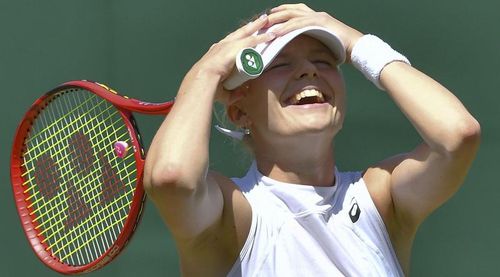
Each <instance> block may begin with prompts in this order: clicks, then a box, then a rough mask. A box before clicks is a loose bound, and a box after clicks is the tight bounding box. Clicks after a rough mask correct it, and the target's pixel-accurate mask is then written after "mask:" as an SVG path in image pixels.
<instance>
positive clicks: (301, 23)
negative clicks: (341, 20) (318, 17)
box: [273, 16, 317, 36]
mask: <svg viewBox="0 0 500 277" xmlns="http://www.w3.org/2000/svg"><path fill="white" fill-rule="evenodd" d="M312 25H317V24H316V21H315V19H314V17H312V16H302V17H295V18H292V19H289V20H287V21H286V22H285V23H283V24H282V25H281V26H279V27H278V28H276V29H275V30H273V32H274V33H275V35H276V36H283V35H285V34H287V33H289V32H291V31H293V30H297V29H300V28H303V27H306V26H312Z"/></svg>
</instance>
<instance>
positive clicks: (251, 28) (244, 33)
mask: <svg viewBox="0 0 500 277" xmlns="http://www.w3.org/2000/svg"><path fill="white" fill-rule="evenodd" d="M268 20H269V18H268V16H267V14H263V15H261V16H260V17H259V18H257V19H256V20H254V21H251V22H249V23H248V24H246V25H245V26H243V27H241V28H239V29H237V30H236V31H234V32H232V33H231V34H229V35H228V36H227V37H226V38H225V39H227V40H234V39H240V38H243V37H248V36H250V35H252V34H254V33H255V32H257V31H258V30H260V29H262V28H263V27H264V26H266V25H267V23H268Z"/></svg>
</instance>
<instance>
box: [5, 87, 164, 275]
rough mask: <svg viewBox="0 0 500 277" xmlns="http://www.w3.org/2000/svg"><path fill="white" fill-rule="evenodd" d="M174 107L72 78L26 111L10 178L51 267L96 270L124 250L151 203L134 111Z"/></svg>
mask: <svg viewBox="0 0 500 277" xmlns="http://www.w3.org/2000/svg"><path fill="white" fill-rule="evenodd" d="M172 105H173V101H172V102H166V103H147V102H143V101H139V100H136V99H132V98H128V97H126V96H120V95H118V93H116V92H115V91H114V90H112V89H110V88H109V87H107V86H105V85H102V84H99V83H95V82H90V81H71V82H67V83H64V84H62V85H60V86H58V87H57V88H55V89H53V90H52V91H50V92H48V93H46V94H45V95H43V96H42V97H40V98H39V99H38V100H36V101H35V103H34V104H33V105H32V107H31V108H30V109H29V110H28V111H27V112H26V114H25V116H24V118H23V120H22V121H21V123H20V124H19V126H18V129H17V132H16V135H15V139H14V144H13V149H12V156H11V181H12V188H13V192H14V198H15V203H16V206H17V211H18V213H19V217H20V219H21V224H22V227H23V229H24V232H25V234H26V237H27V239H28V241H29V242H30V244H31V247H32V248H33V250H34V252H35V253H36V255H37V256H38V257H39V258H40V260H41V261H42V262H43V263H44V264H46V265H47V266H49V267H50V268H52V269H54V270H56V271H58V272H60V273H63V274H77V273H84V272H90V271H93V270H96V269H98V268H101V267H103V266H104V265H106V264H107V263H109V262H110V261H111V260H113V258H115V257H116V256H117V255H118V254H119V253H120V252H121V251H122V250H123V248H124V247H125V246H126V244H127V242H128V241H129V240H130V238H131V236H132V234H133V233H134V230H135V228H136V226H137V224H138V223H139V220H140V216H141V212H142V209H143V204H144V200H145V193H144V189H143V187H142V176H143V167H144V159H145V153H144V150H143V147H142V143H141V137H140V134H139V131H138V128H137V124H136V121H135V120H134V117H133V115H132V112H139V113H145V114H167V113H168V112H169V111H170V109H171V107H172Z"/></svg>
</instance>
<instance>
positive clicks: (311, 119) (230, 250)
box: [144, 4, 480, 276]
mask: <svg viewBox="0 0 500 277" xmlns="http://www.w3.org/2000/svg"><path fill="white" fill-rule="evenodd" d="M277 24H279V25H277ZM271 26H275V28H272V31H261V32H258V31H259V30H265V29H266V28H269V27H271ZM308 26H316V27H313V28H315V29H321V30H327V32H326V33H330V35H328V34H327V35H326V37H323V38H318V37H315V36H312V35H308V33H307V32H304V33H302V34H299V35H297V36H296V37H295V38H293V39H291V40H290V41H288V43H286V45H284V46H283V47H282V48H276V49H278V50H280V51H278V52H277V53H276V54H277V56H276V57H274V58H273V59H271V60H270V61H268V64H266V61H265V62H264V64H265V66H266V69H265V70H264V72H263V73H262V75H260V76H259V77H258V78H256V79H253V80H248V81H246V82H244V83H242V84H239V86H238V87H237V88H235V89H234V90H232V91H228V90H226V89H224V86H223V83H224V82H225V80H226V79H227V78H228V77H229V76H230V75H231V74H232V72H233V70H234V66H235V65H234V64H235V56H236V55H237V53H238V52H239V51H240V50H241V49H244V48H247V47H255V46H259V45H260V46H262V45H271V44H272V43H273V41H277V40H278V39H280V38H282V37H285V36H286V35H287V34H290V33H291V32H293V31H296V30H301V29H302V28H304V27H308ZM334 40H339V41H340V42H341V44H342V45H343V46H344V48H342V47H341V48H340V50H339V48H338V47H337V48H336V47H335V46H331V45H328V43H327V42H331V41H334ZM343 57H346V63H351V61H352V63H353V64H354V65H355V66H356V67H357V68H358V69H360V71H361V72H362V73H363V74H365V75H366V76H367V77H368V78H369V79H370V80H372V81H373V82H374V83H375V84H376V85H377V86H378V87H379V88H381V89H383V90H385V91H386V93H387V94H388V95H389V96H390V97H391V98H392V99H393V101H394V102H395V103H396V104H397V106H398V107H399V108H400V110H401V111H402V112H403V113H404V114H405V116H406V117H407V118H408V119H409V121H410V122H411V124H412V125H413V126H414V127H415V129H416V130H417V131H418V133H419V134H420V136H421V138H422V141H423V142H422V143H421V144H420V145H419V146H417V147H416V148H415V149H413V150H410V151H409V152H407V153H402V154H399V155H396V156H393V157H390V158H388V159H386V160H383V161H381V162H379V163H377V164H375V165H373V166H371V167H369V168H367V169H365V170H363V171H361V172H339V171H338V170H337V169H336V167H335V151H334V147H333V145H334V144H333V143H332V142H333V141H334V138H335V136H336V134H337V133H338V132H339V131H340V129H341V127H342V123H343V119H344V114H345V97H346V92H345V85H344V80H343V78H342V75H341V72H340V70H339V68H338V64H339V63H340V62H342V59H343ZM217 100H218V101H221V102H223V103H224V104H225V105H226V107H227V114H228V117H229V119H230V120H231V121H232V122H233V123H234V124H235V125H237V126H239V127H241V128H242V129H245V130H248V131H246V132H245V137H244V140H245V142H247V143H248V145H249V146H250V148H251V149H252V152H253V155H254V157H255V162H254V163H253V164H252V166H251V168H250V169H249V171H248V173H247V175H246V176H245V177H243V178H234V179H230V178H228V177H226V176H223V175H221V174H218V173H216V172H213V171H210V170H209V168H208V165H209V153H208V145H209V139H210V132H211V129H212V126H211V116H212V106H213V103H214V101H217ZM479 138H480V127H479V124H478V122H477V121H476V120H475V119H474V118H473V117H472V116H471V115H470V114H469V113H468V112H467V110H466V109H465V108H464V106H463V105H462V104H461V103H460V101H459V100H458V99H457V98H456V97H455V96H454V95H453V94H452V93H451V92H450V91H448V90H447V89H446V88H444V87H443V86H442V85H440V84H439V83H437V82H436V81H434V80H432V79H431V78H429V77H428V76H426V75H425V74H424V73H422V72H420V71H418V70H417V69H415V68H413V67H412V66H411V65H410V64H409V62H408V60H406V58H404V56H402V55H401V54H399V53H397V52H395V51H394V50H392V49H391V48H390V47H389V46H388V45H387V44H384V43H383V42H382V41H381V40H380V39H378V38H376V37H374V36H367V35H363V34H362V33H360V32H359V31H357V30H355V29H353V28H352V27H349V26H347V25H345V24H344V23H342V22H340V21H338V20H336V19H335V18H333V17H331V16H330V15H328V14H327V13H324V12H315V11H313V10H312V9H310V8H309V7H307V6H305V5H303V4H293V5H281V6H279V7H276V8H274V9H272V10H270V12H269V14H268V15H264V16H261V17H260V18H258V19H256V20H255V21H252V22H250V23H249V24H247V25H246V26H243V27H242V28H239V29H238V30H236V31H234V32H233V33H231V34H230V35H228V36H227V37H226V38H224V39H223V40H221V41H220V42H218V43H216V44H214V45H213V46H212V47H211V48H210V50H209V51H208V52H207V53H206V54H205V55H204V56H203V57H202V58H201V59H200V60H199V61H198V62H197V63H196V64H195V65H194V66H193V67H192V68H191V70H190V71H189V72H188V73H187V74H186V76H185V78H184V80H183V82H182V85H181V86H180V89H179V92H178V95H177V98H176V103H175V105H174V108H173V109H172V111H171V113H170V114H169V115H168V116H167V117H166V119H165V121H164V123H163V124H162V126H161V127H160V129H159V130H158V132H157V134H156V136H155V138H154V140H153V143H152V145H151V148H150V151H149V153H148V156H147V163H146V168H145V176H144V185H145V188H146V190H147V192H148V194H149V196H150V197H151V198H152V199H153V201H154V203H155V205H156V207H157V208H158V210H159V212H160V214H161V216H162V218H163V219H164V221H165V223H166V225H167V226H168V228H169V229H170V230H171V232H172V234H173V237H174V239H175V241H176V244H177V248H178V253H179V256H180V261H181V271H182V273H183V274H184V275H186V276H223V275H230V276H325V275H327V276H337V275H347V276H371V275H374V276H401V275H404V274H408V273H409V264H410V254H411V247H412V242H413V239H414V236H415V233H416V231H417V228H418V226H419V224H420V223H421V222H422V221H423V220H424V219H425V218H426V217H427V216H428V215H429V214H430V213H431V212H432V211H434V210H435V209H436V208H437V207H439V206H440V205H441V204H443V203H444V202H445V201H446V200H447V199H449V198H450V197H451V196H452V195H453V194H454V192H455V191H456V190H457V189H458V188H459V186H460V184H461V183H462V182H463V179H464V177H465V176H466V174H467V171H468V169H469V166H470V164H471V162H472V160H473V159H474V156H475V153H476V150H477V147H478V145H479ZM336 147H342V146H341V145H337V146H336Z"/></svg>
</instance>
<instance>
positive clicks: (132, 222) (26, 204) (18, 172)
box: [10, 80, 173, 274]
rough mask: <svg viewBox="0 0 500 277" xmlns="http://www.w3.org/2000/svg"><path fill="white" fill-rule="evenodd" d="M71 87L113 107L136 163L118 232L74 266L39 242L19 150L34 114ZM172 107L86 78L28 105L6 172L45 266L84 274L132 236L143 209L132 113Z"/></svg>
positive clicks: (157, 111) (140, 167) (140, 160)
mask: <svg viewBox="0 0 500 277" xmlns="http://www.w3.org/2000/svg"><path fill="white" fill-rule="evenodd" d="M72 88H75V89H77V88H81V89H85V90H87V91H89V92H92V93H94V94H96V95H97V96H99V97H101V98H103V99H105V100H106V101H108V102H110V103H111V104H113V105H114V106H115V107H116V108H117V110H118V111H119V113H120V116H121V117H122V119H123V121H124V123H125V125H126V128H127V131H128V133H129V135H130V138H131V141H130V143H131V147H132V148H133V151H132V152H133V155H134V159H135V161H136V165H137V182H136V189H135V192H134V195H133V198H132V202H131V207H130V212H129V215H128V217H127V219H126V221H125V223H124V226H123V228H122V230H121V232H120V234H119V235H118V237H117V238H116V240H115V242H114V243H113V244H112V245H111V246H110V247H109V248H108V249H107V250H106V251H105V252H104V253H103V254H102V255H101V256H99V257H98V258H97V259H95V260H94V261H92V262H90V263H88V264H85V265H76V266H75V265H68V264H66V263H63V262H62V261H60V260H59V259H58V258H57V257H54V256H52V255H51V253H50V251H48V250H46V249H47V247H48V245H47V244H46V243H45V242H43V241H44V239H45V237H44V236H43V235H39V234H38V233H39V231H37V229H36V227H37V224H38V223H37V222H36V221H35V220H34V219H33V218H32V216H31V215H30V213H31V212H32V208H30V205H31V204H32V203H31V199H26V197H25V195H26V193H24V190H25V188H23V185H24V183H25V180H24V178H23V176H22V175H23V173H24V172H25V171H26V170H25V168H24V166H23V153H24V151H25V147H24V142H25V140H26V139H27V138H28V134H29V131H30V128H31V127H32V126H33V122H34V120H35V118H36V116H37V115H38V114H40V112H41V111H42V110H43V109H44V108H45V107H46V106H47V105H48V104H49V103H50V101H51V100H52V99H53V98H54V97H57V96H56V95H57V94H58V93H59V92H61V91H65V90H69V89H72ZM68 93H71V92H68ZM172 106H173V101H170V102H165V103H149V102H144V101H140V100H137V99H134V98H129V97H126V96H122V95H119V94H118V93H117V92H116V91H114V90H113V89H111V88H109V87H107V86H106V85H103V84H100V83H96V82H92V81H87V80H81V81H69V82H66V83H63V84H61V85H59V86H58V87H56V88H54V89H53V90H51V91H49V92H47V93H46V94H44V95H43V96H41V97H40V98H38V99H37V100H36V101H35V102H34V103H33V104H32V105H31V107H30V108H29V110H28V111H27V112H26V113H25V115H24V117H23V119H22V121H21V122H20V124H19V125H18V127H17V130H16V134H15V137H14V142H13V147H12V153H11V166H10V175H11V183H12V190H13V195H14V201H15V204H16V208H17V212H18V215H19V218H20V220H21V225H22V227H23V230H24V233H25V235H26V238H27V239H28V241H29V243H30V245H31V247H32V249H33V251H34V252H35V254H36V255H37V257H38V258H39V259H40V260H41V261H42V262H43V263H44V264H45V265H46V266H48V267H49V268H51V269H53V270H55V271H57V272H59V273H63V274H79V273H87V272H91V271H94V270H97V269H99V268H102V267H103V266H105V265H106V264H108V263H109V262H111V261H112V260H113V259H114V258H115V257H116V256H117V255H118V254H119V253H121V252H122V250H123V249H124V248H125V246H126V245H127V243H128V242H129V241H130V239H131V238H132V235H133V234H134V232H135V230H136V227H137V226H138V224H139V222H140V219H141V215H142V212H143V209H144V203H145V200H146V195H145V193H144V188H143V185H142V177H143V171H144V162H145V152H144V148H143V146H142V141H141V137H140V133H139V130H138V127H137V124H136V121H135V119H134V117H133V114H132V112H139V113H143V114H156V115H166V114H168V112H169V111H170V109H171V108H172Z"/></svg>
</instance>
